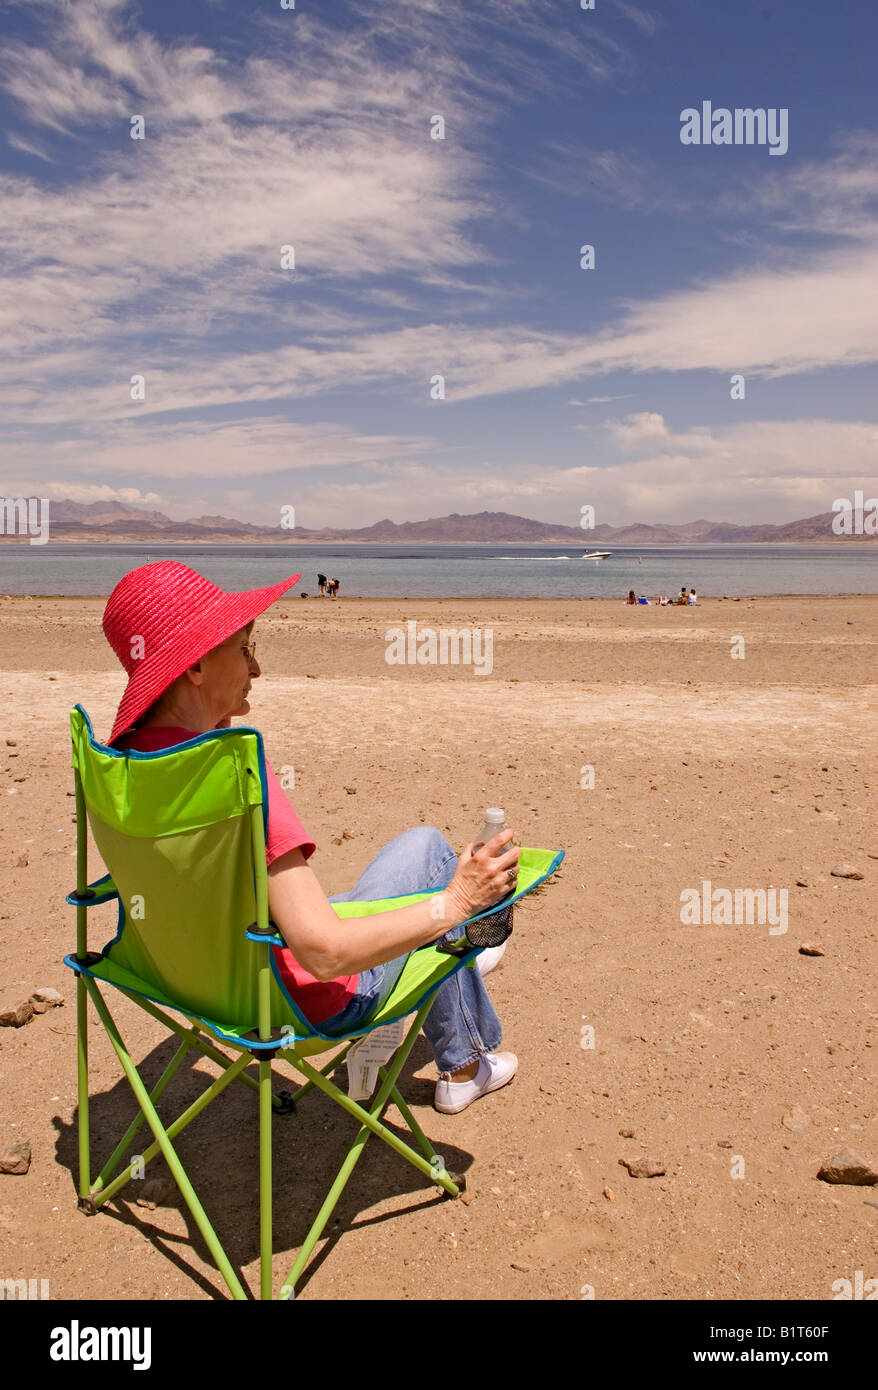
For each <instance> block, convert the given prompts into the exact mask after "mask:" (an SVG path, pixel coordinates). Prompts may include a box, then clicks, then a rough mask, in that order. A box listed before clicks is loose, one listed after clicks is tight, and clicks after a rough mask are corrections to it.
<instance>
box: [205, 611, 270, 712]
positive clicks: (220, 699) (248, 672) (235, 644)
mask: <svg viewBox="0 0 878 1390" xmlns="http://www.w3.org/2000/svg"><path fill="white" fill-rule="evenodd" d="M252 628H253V624H252V623H251V624H250V626H249V627H242V628H241V629H240V630H239V631H238V632H236V633H235V635H234V637H230V638H229V639H228V641H227V642H223V644H222V646H220V647H214V649H213V651H212V652H208V654H207V656H206V657H204V659H203V665H204V667H205V668H206V670H205V675H206V679H205V685H204V689H205V694H206V695H207V697H208V699H209V700H210V703H211V706H212V712H215V713H216V716H217V718H216V722H217V723H219V722H220V720H222V719H229V718H234V717H236V716H238V715H242V714H249V713H250V702H249V701H248V699H247V695H248V693H249V690H250V684H251V682H252V681H254V680H255V679H256V677H257V676H259V675H261V674H262V672H261V670H260V667H259V662H258V661H257V660H256V657H255V656H253V657H251V656H250V655H249V653H248V651H247V650H246V649H247V645H248V643H252V641H253V638H252V635H251V634H252Z"/></svg>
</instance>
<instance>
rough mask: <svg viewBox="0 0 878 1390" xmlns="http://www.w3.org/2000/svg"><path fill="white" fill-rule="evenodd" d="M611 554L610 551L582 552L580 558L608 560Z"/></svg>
mask: <svg viewBox="0 0 878 1390" xmlns="http://www.w3.org/2000/svg"><path fill="white" fill-rule="evenodd" d="M612 553H613V552H612V550H584V551H583V552H582V558H583V560H609V558H610V556H611V555H612Z"/></svg>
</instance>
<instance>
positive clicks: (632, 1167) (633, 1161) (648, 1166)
mask: <svg viewBox="0 0 878 1390" xmlns="http://www.w3.org/2000/svg"><path fill="white" fill-rule="evenodd" d="M619 1163H620V1164H621V1165H622V1167H623V1168H627V1169H628V1172H629V1173H630V1174H631V1176H632V1178H660V1177H661V1176H662V1174H663V1173H665V1171H666V1168H665V1165H664V1163H661V1162H659V1160H658V1159H656V1158H620V1159H619Z"/></svg>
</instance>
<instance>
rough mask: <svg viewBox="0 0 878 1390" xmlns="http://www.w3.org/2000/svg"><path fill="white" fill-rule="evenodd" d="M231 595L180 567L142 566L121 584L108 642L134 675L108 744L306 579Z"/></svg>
mask: <svg viewBox="0 0 878 1390" xmlns="http://www.w3.org/2000/svg"><path fill="white" fill-rule="evenodd" d="M301 577H302V576H301V574H294V575H293V577H292V579H284V580H283V581H282V583H280V584H272V585H271V587H270V588H268V589H250V590H248V591H247V592H246V593H241V594H227V593H226V592H225V590H224V589H218V588H217V586H216V585H215V584H211V582H210V580H209V579H205V578H204V575H203V574H199V573H198V571H197V570H193V569H190V568H189V566H188V565H181V564H178V562H177V561H176V560H157V561H156V562H155V563H154V564H152V565H141V566H140V567H139V568H138V569H136V570H131V571H130V572H129V573H128V574H126V575H125V577H124V578H123V579H120V580H119V583H118V584H117V585H116V587H115V589H114V590H113V592H112V593H111V594H110V597H109V599H108V600H107V606H106V608H105V609H104V618H103V629H104V634H105V636H106V638H107V641H108V642H109V643H110V646H111V647H112V648H113V651H114V652H115V653H116V655H117V656H118V658H119V660H120V661H121V663H122V665H123V666H124V667H125V670H126V671H127V672H128V685H127V686H126V687H125V694H124V695H123V696H122V702H121V704H120V705H119V708H118V710H117V712H116V722H115V723H114V725H113V732H112V733H111V734H110V737H109V740H108V741H109V742H110V743H113V742H114V740H115V739H117V738H119V737H120V735H121V734H124V733H126V732H127V730H128V729H130V728H131V726H132V724H135V723H136V722H137V720H138V719H139V718H140V716H141V715H142V714H144V713H145V712H146V710H148V709H149V707H150V705H151V704H153V703H154V702H155V701H156V700H157V699H158V697H159V696H160V695H161V694H162V693H163V692H164V691H165V690H167V688H168V686H169V685H171V684H172V683H173V682H174V681H175V680H176V679H177V677H178V676H182V674H183V672H184V671H186V670H188V669H189V667H190V666H194V664H195V662H196V661H200V660H201V658H202V657H203V656H206V655H207V653H208V652H210V651H213V649H214V647H218V646H220V644H221V643H222V642H225V641H226V639H227V638H229V637H232V636H233V635H234V634H235V633H236V632H237V631H238V630H239V628H242V627H246V626H247V624H248V623H249V622H250V621H251V620H252V619H253V618H256V617H258V615H259V614H260V613H264V611H265V609H266V608H270V607H271V605H272V604H273V603H274V601H275V599H278V598H280V596H281V594H283V593H285V592H286V590H287V589H290V588H292V586H293V584H296V583H297V582H298V581H299V580H300V579H301Z"/></svg>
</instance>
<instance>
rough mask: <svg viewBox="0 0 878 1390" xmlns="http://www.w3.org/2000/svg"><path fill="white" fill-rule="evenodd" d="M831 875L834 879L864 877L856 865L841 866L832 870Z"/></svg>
mask: <svg viewBox="0 0 878 1390" xmlns="http://www.w3.org/2000/svg"><path fill="white" fill-rule="evenodd" d="M830 873H831V874H832V877H833V878H862V877H863V875H862V874H861V873H860V871H859V869H858V868H857V866H856V864H839V865H838V866H837V867H836V868H834V869H831V870H830Z"/></svg>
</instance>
